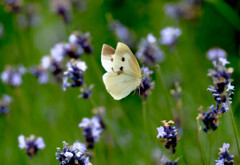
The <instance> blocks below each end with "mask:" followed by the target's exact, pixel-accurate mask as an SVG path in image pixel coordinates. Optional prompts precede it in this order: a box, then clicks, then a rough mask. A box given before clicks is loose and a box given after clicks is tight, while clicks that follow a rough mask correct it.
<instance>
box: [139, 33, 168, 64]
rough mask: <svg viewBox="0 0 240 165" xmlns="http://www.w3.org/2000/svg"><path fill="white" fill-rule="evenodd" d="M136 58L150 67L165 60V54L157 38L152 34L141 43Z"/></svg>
mask: <svg viewBox="0 0 240 165" xmlns="http://www.w3.org/2000/svg"><path fill="white" fill-rule="evenodd" d="M136 56H137V58H138V59H139V60H140V61H141V62H142V63H144V64H146V65H148V66H153V65H155V64H158V63H160V62H162V61H163V60H164V53H163V51H162V50H161V49H160V48H159V46H158V43H157V39H156V37H154V36H153V34H151V33H150V34H148V36H147V37H146V38H143V39H142V40H141V42H140V43H139V45H138V51H137V53H136Z"/></svg>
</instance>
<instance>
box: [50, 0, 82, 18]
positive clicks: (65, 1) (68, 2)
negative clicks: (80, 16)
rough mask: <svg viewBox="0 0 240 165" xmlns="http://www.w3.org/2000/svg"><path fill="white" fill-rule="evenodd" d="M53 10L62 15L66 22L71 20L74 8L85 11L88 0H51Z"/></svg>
mask: <svg viewBox="0 0 240 165" xmlns="http://www.w3.org/2000/svg"><path fill="white" fill-rule="evenodd" d="M50 3H51V8H52V11H53V12H54V13H56V14H58V15H59V16H61V17H62V19H63V20H64V22H65V23H68V22H70V21H71V17H72V14H71V13H72V8H73V7H76V9H77V11H83V10H84V9H85V8H86V0H81V1H79V0H51V1H50Z"/></svg>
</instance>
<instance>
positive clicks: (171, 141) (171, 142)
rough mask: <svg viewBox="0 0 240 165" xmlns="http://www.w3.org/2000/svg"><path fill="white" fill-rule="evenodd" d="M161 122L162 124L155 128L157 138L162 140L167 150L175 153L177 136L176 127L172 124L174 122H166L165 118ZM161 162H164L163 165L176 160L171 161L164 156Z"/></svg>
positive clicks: (168, 164)
mask: <svg viewBox="0 0 240 165" xmlns="http://www.w3.org/2000/svg"><path fill="white" fill-rule="evenodd" d="M162 123H163V126H160V127H158V128H157V131H158V135H157V139H159V140H161V141H162V142H163V144H164V146H165V148H166V149H167V150H169V152H171V153H172V154H175V152H176V146H177V143H178V140H179V137H178V133H177V129H176V128H175V127H174V126H172V125H173V124H174V121H172V120H170V121H168V122H166V120H163V121H162ZM162 162H164V164H165V165H171V164H174V165H176V164H177V160H176V161H174V162H171V161H169V160H167V158H165V157H164V159H163V161H162Z"/></svg>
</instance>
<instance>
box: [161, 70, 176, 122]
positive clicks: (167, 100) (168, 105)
mask: <svg viewBox="0 0 240 165" xmlns="http://www.w3.org/2000/svg"><path fill="white" fill-rule="evenodd" d="M157 71H158V75H159V77H160V80H161V83H162V85H163V90H164V92H163V93H164V94H165V99H166V103H167V108H168V109H169V110H170V111H171V115H172V117H173V118H174V115H173V110H172V108H171V104H170V98H169V93H170V92H169V91H168V90H167V87H166V84H165V83H164V81H163V74H162V71H161V68H160V66H159V67H158V69H157Z"/></svg>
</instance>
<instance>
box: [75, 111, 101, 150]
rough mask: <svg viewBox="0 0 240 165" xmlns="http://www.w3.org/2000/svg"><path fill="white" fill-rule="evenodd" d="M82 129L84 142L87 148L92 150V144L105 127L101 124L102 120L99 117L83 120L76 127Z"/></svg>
mask: <svg viewBox="0 0 240 165" xmlns="http://www.w3.org/2000/svg"><path fill="white" fill-rule="evenodd" d="M78 126H79V127H80V128H83V132H84V136H85V140H86V142H87V148H89V149H92V148H94V143H95V142H97V141H98V140H99V138H100V133H101V132H102V131H103V129H104V127H103V126H105V125H104V124H102V119H101V118H100V116H98V115H97V116H94V117H92V118H91V119H88V118H83V119H82V122H81V123H79V125H78Z"/></svg>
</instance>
